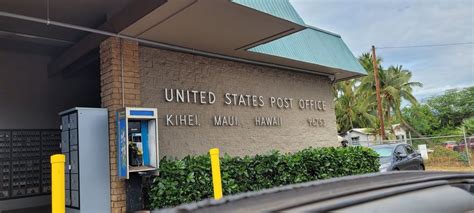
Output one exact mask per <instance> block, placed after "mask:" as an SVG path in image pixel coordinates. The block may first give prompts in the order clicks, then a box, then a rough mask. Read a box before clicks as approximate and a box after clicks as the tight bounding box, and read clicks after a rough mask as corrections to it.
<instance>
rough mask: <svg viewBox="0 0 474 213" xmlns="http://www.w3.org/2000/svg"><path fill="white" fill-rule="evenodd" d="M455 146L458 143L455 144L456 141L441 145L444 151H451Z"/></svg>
mask: <svg viewBox="0 0 474 213" xmlns="http://www.w3.org/2000/svg"><path fill="white" fill-rule="evenodd" d="M457 145H458V143H456V141H446V142H444V143H443V147H444V148H446V149H453V148H454V147H455V146H457Z"/></svg>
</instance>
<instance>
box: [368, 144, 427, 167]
mask: <svg viewBox="0 0 474 213" xmlns="http://www.w3.org/2000/svg"><path fill="white" fill-rule="evenodd" d="M371 148H372V149H373V150H375V152H377V153H378V154H379V156H380V167H379V170H380V172H387V171H398V170H425V164H424V162H423V158H422V157H421V155H420V153H418V152H417V151H415V149H414V148H413V147H412V146H410V145H408V144H383V145H377V146H373V147H371Z"/></svg>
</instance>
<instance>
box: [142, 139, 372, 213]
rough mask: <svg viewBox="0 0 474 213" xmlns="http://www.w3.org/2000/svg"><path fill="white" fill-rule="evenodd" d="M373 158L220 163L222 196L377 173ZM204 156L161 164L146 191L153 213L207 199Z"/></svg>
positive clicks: (341, 155) (367, 154) (316, 153)
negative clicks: (158, 172)
mask: <svg viewBox="0 0 474 213" xmlns="http://www.w3.org/2000/svg"><path fill="white" fill-rule="evenodd" d="M378 167H379V161H378V155H377V153H375V152H374V151H372V150H371V149H368V148H364V147H347V148H333V147H330V148H308V149H304V150H301V151H299V152H296V153H289V154H281V153H279V152H276V151H274V152H271V153H270V154H266V155H256V156H252V157H248V156H246V157H230V156H228V155H225V156H224V157H222V158H221V176H222V187H223V191H224V195H229V194H235V193H239V192H247V191H255V190H261V189H266V188H271V187H275V186H281V185H287V184H294V183H302V182H307V181H312V180H319V179H327V178H333V177H340V176H346V175H355V174H364V173H370V172H377V171H378ZM210 168H211V164H210V159H209V156H208V155H203V156H188V157H185V158H184V159H182V160H170V159H166V158H164V159H162V160H161V162H160V169H159V171H160V175H159V176H157V177H155V179H154V180H153V183H152V185H151V188H150V190H149V207H151V208H152V209H156V208H163V207H170V206H176V205H179V204H182V203H188V202H192V201H198V200H202V199H205V198H209V197H212V195H213V192H212V177H211V169H210Z"/></svg>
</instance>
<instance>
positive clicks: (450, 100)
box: [426, 86, 474, 127]
mask: <svg viewBox="0 0 474 213" xmlns="http://www.w3.org/2000/svg"><path fill="white" fill-rule="evenodd" d="M426 103H427V104H428V105H429V106H430V107H431V109H432V110H433V112H434V113H435V114H436V116H438V117H439V119H440V120H441V126H444V127H457V126H459V125H461V123H462V122H463V120H464V119H465V118H470V117H473V116H474V86H473V87H468V88H465V89H460V90H457V89H454V90H448V91H446V92H445V93H444V94H443V95H440V96H435V97H431V98H429V99H428V100H427V102H426Z"/></svg>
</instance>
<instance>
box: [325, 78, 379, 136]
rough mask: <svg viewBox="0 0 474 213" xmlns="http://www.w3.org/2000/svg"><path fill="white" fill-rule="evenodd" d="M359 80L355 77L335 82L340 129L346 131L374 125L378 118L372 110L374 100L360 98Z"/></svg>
mask: <svg viewBox="0 0 474 213" xmlns="http://www.w3.org/2000/svg"><path fill="white" fill-rule="evenodd" d="M358 84H360V82H359V80H356V79H353V80H348V81H343V82H339V83H337V84H335V86H334V91H335V92H336V94H335V102H336V106H335V108H336V117H337V124H338V131H339V132H345V131H347V130H350V129H352V128H358V127H373V126H375V125H374V124H375V122H376V118H375V116H374V115H373V113H372V112H371V111H372V109H373V108H374V107H373V106H372V105H373V103H374V102H373V101H372V100H371V99H370V98H369V99H366V98H360V97H359V95H360V94H358V90H357V85H358Z"/></svg>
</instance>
